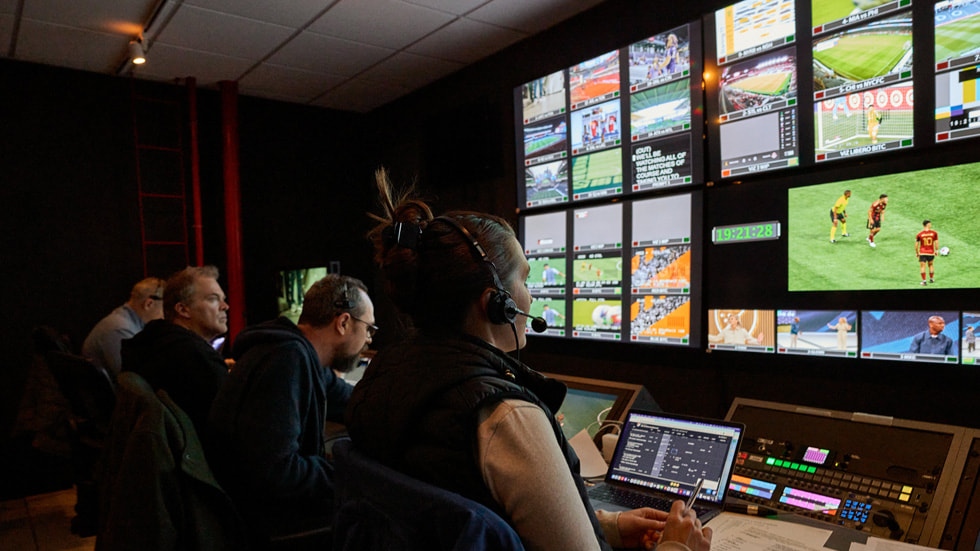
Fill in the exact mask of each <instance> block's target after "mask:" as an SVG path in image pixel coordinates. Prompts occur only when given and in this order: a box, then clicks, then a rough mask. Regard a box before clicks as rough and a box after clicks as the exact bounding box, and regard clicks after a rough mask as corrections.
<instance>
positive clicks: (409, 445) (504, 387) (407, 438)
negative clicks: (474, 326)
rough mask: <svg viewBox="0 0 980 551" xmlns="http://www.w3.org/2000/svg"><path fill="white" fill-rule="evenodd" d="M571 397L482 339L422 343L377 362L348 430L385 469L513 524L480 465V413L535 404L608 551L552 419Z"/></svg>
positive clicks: (354, 402) (354, 401) (357, 392)
mask: <svg viewBox="0 0 980 551" xmlns="http://www.w3.org/2000/svg"><path fill="white" fill-rule="evenodd" d="M565 392H566V389H565V386H564V385H563V384H562V383H560V382H558V381H555V380H553V379H548V378H546V377H544V376H542V375H540V374H539V373H537V372H535V371H533V370H532V369H530V368H529V367H527V366H526V365H524V364H521V363H519V362H517V361H515V360H514V359H512V358H511V357H509V356H507V355H506V354H504V353H503V352H501V351H500V350H498V349H496V348H494V347H493V346H490V345H489V344H487V343H485V342H483V341H482V340H479V339H475V338H469V337H466V338H464V339H463V340H447V339H426V338H424V337H423V338H418V339H415V340H413V341H411V342H408V343H404V344H400V345H396V346H393V347H391V348H389V349H387V350H385V351H384V352H382V353H381V354H379V355H378V356H377V357H376V358H375V359H374V360H373V361H372V362H371V365H370V366H369V367H368V370H367V372H366V373H365V374H364V378H363V379H362V380H361V381H360V382H359V383H358V384H357V386H356V387H355V388H354V394H353V395H352V396H351V399H350V402H349V404H348V408H347V428H348V431H349V432H350V436H351V439H352V440H353V442H354V444H355V445H356V446H357V447H358V448H359V449H361V450H363V451H364V452H365V453H367V454H369V455H371V456H373V457H375V458H377V459H378V460H379V461H381V462H382V463H385V464H387V465H389V466H391V467H392V468H395V469H397V470H399V471H402V472H404V473H406V474H409V475H411V476H414V477H416V478H418V479H421V480H424V481H426V482H429V483H431V484H434V485H436V486H439V487H442V488H446V489H449V490H452V491H454V492H457V493H459V494H460V495H463V496H465V497H467V498H469V499H472V500H474V501H477V502H479V503H481V504H483V505H485V506H487V507H489V508H490V509H492V510H494V511H496V512H497V513H498V514H500V515H501V516H502V517H503V518H505V519H506V518H507V516H506V515H505V513H504V512H503V510H502V509H501V507H500V505H499V504H498V503H497V502H496V501H495V500H494V499H493V497H492V496H491V494H490V491H489V490H488V489H487V487H486V485H485V484H484V482H483V477H482V475H481V473H480V471H479V468H478V466H477V462H476V459H475V458H476V456H477V453H476V433H477V420H478V419H477V418H478V413H479V411H480V410H481V409H482V408H483V407H485V406H490V405H493V404H496V403H498V402H500V401H502V400H505V399H519V400H524V401H527V402H531V403H533V404H535V405H537V406H538V407H540V408H541V409H542V410H544V412H545V414H546V415H547V417H548V419H549V420H550V421H551V427H552V431H553V432H554V435H555V440H556V441H557V443H558V445H559V447H560V448H561V451H562V454H563V456H564V457H565V461H566V462H567V464H568V468H569V470H570V471H571V472H572V474H573V477H572V478H573V479H574V480H575V485H576V487H577V489H578V492H579V496H580V498H581V499H582V502H583V503H584V504H585V507H586V510H587V511H588V513H589V519H590V521H591V523H592V528H593V531H594V532H595V534H596V538H597V540H598V541H599V542H600V546H601V547H602V548H603V549H609V545H608V544H607V543H606V542H605V538H604V536H603V534H602V530H601V528H599V523H598V520H597V519H596V517H595V513H594V511H593V510H592V506H591V504H590V503H589V500H588V497H587V496H586V493H585V485H584V483H583V482H582V479H581V477H580V476H579V460H578V457H577V456H576V455H575V452H574V450H572V448H571V446H570V445H569V444H568V441H567V440H566V439H565V435H564V433H562V431H561V426H560V425H559V424H558V422H557V420H556V419H555V416H554V415H553V412H554V411H555V410H557V409H558V407H559V406H560V405H561V403H562V401H563V400H564V398H565ZM528 468H529V469H530V468H533V466H532V465H528Z"/></svg>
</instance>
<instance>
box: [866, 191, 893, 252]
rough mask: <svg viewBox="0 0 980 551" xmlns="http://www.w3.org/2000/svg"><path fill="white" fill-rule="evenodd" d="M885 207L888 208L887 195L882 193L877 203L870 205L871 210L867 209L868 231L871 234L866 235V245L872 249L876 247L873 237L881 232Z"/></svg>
mask: <svg viewBox="0 0 980 551" xmlns="http://www.w3.org/2000/svg"><path fill="white" fill-rule="evenodd" d="M886 206H888V194H886V193H882V194H881V196H880V197H878V200H877V201H875V202H874V203H871V208H870V209H868V229H869V230H871V234H870V235H868V244H869V245H871V247H872V248H874V247H877V245H875V235H876V234H877V233H878V232H880V231H881V219H882V218H884V216H885V207H886Z"/></svg>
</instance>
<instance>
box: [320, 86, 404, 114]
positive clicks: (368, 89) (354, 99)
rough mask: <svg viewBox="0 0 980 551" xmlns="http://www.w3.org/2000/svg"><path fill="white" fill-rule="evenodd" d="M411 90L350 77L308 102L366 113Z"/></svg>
mask: <svg viewBox="0 0 980 551" xmlns="http://www.w3.org/2000/svg"><path fill="white" fill-rule="evenodd" d="M410 91H411V89H410V88H407V87H404V86H401V85H398V84H396V83H391V82H387V83H384V82H371V81H367V80H364V79H360V78H358V79H352V80H348V81H347V82H345V83H343V84H341V85H340V86H338V87H336V88H334V89H332V90H330V91H329V92H327V93H326V94H324V95H323V96H321V97H319V98H317V99H315V100H313V101H312V102H311V103H310V104H311V105H316V106H319V107H328V108H330V109H340V110H343V111H356V112H358V113H367V112H368V111H370V110H372V109H374V108H376V107H380V106H382V105H384V104H386V103H388V102H390V101H393V100H395V99H398V98H400V97H402V96H404V95H405V94H407V93H409V92H410Z"/></svg>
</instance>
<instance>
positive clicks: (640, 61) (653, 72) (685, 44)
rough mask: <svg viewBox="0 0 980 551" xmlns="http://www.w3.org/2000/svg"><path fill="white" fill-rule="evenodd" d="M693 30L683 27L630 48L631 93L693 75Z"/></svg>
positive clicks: (652, 37) (637, 43)
mask: <svg viewBox="0 0 980 551" xmlns="http://www.w3.org/2000/svg"><path fill="white" fill-rule="evenodd" d="M690 34H691V31H690V28H689V26H688V25H682V26H680V27H677V28H675V29H671V30H669V31H667V32H664V33H660V34H658V35H654V36H651V37H650V38H647V39H645V40H641V41H639V42H635V43H633V44H631V45H630V47H629V79H630V93H635V92H639V91H641V90H646V89H647V88H652V87H654V86H657V85H659V84H663V83H666V82H670V81H672V80H677V79H680V78H684V77H687V76H688V75H690V74H691V36H690Z"/></svg>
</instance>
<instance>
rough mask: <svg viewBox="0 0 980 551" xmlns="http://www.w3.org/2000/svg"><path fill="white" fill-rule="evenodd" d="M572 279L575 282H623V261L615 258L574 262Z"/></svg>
mask: <svg viewBox="0 0 980 551" xmlns="http://www.w3.org/2000/svg"><path fill="white" fill-rule="evenodd" d="M572 262H573V265H572V267H573V268H574V269H573V271H572V277H573V278H574V280H575V281H622V279H623V261H622V260H621V259H620V258H619V257H615V258H588V259H583V260H573V261H572Z"/></svg>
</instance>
